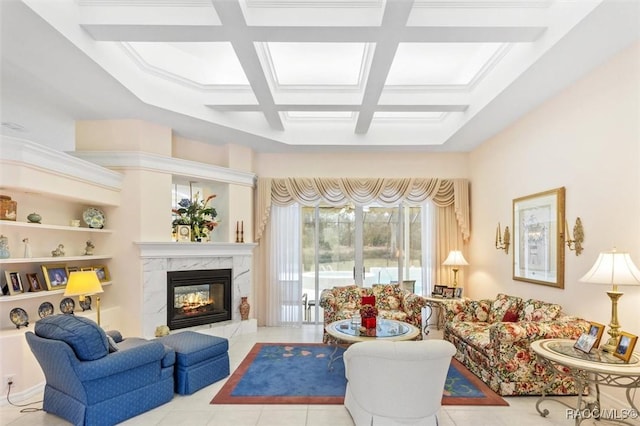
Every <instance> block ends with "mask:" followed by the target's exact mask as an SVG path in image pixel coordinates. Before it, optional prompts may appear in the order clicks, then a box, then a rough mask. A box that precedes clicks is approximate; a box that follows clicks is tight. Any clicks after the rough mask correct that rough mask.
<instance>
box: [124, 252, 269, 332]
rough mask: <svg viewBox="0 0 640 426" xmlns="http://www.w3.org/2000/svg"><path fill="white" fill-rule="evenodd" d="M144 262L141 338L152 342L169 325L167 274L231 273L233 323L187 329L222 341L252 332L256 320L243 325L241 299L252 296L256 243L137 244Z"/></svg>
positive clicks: (226, 322) (227, 322) (244, 322)
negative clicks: (161, 327)
mask: <svg viewBox="0 0 640 426" xmlns="http://www.w3.org/2000/svg"><path fill="white" fill-rule="evenodd" d="M136 245H137V246H138V248H139V250H140V258H141V259H142V282H143V284H142V286H143V300H142V318H143V324H142V334H143V335H144V337H146V338H153V337H154V335H155V329H156V327H157V326H159V325H163V324H166V323H167V272H168V271H193V270H198V269H228V268H231V269H232V283H231V287H232V295H231V308H232V312H231V321H224V322H220V323H215V324H209V325H201V326H196V327H190V328H184V329H181V330H195V331H201V332H205V333H209V334H214V335H218V336H222V337H230V336H229V335H230V334H237V333H240V334H242V333H245V332H251V331H253V329H254V328H255V327H256V322H255V320H249V321H242V323H241V322H240V310H239V308H238V307H239V305H240V297H242V296H250V295H251V294H252V290H253V288H252V282H251V266H252V262H253V248H254V247H256V245H257V244H255V243H240V244H239V243H176V242H160V243H156V242H137V243H136Z"/></svg>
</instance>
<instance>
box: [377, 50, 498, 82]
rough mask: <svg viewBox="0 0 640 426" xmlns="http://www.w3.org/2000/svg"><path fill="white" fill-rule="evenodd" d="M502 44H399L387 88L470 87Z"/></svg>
mask: <svg viewBox="0 0 640 426" xmlns="http://www.w3.org/2000/svg"><path fill="white" fill-rule="evenodd" d="M502 46H503V44H502V43H400V44H399V45H398V50H397V52H396V56H395V58H394V60H393V64H392V66H391V70H390V71H389V75H388V76H387V81H386V85H387V86H430V85H446V86H448V85H452V86H457V85H469V84H471V83H473V82H474V81H475V80H476V79H478V78H479V77H480V76H481V74H482V71H483V70H484V69H485V68H486V67H487V66H488V65H489V64H490V63H491V62H492V59H493V58H494V57H496V54H497V53H498V51H499V50H500V48H501V47H502Z"/></svg>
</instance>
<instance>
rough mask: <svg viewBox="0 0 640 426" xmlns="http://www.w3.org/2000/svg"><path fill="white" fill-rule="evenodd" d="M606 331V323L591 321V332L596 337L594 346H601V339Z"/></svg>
mask: <svg viewBox="0 0 640 426" xmlns="http://www.w3.org/2000/svg"><path fill="white" fill-rule="evenodd" d="M603 333H604V324H600V323H599V322H593V321H591V322H590V323H589V334H590V335H592V336H594V337H595V338H596V341H595V342H594V344H593V346H594V347H595V348H597V347H598V346H600V339H602V334H603Z"/></svg>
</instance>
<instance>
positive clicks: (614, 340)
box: [602, 286, 624, 353]
mask: <svg viewBox="0 0 640 426" xmlns="http://www.w3.org/2000/svg"><path fill="white" fill-rule="evenodd" d="M615 288H616V286H614V289H615ZM623 294H624V293H622V292H620V291H617V290H613V291H607V296H609V299H611V323H609V330H607V334H608V335H609V336H611V337H609V340H607V343H605V344H604V346H603V347H602V350H603V351H605V352H610V353H613V352H615V350H616V346H617V345H618V336H619V335H620V323H618V299H620V298H621V297H622V295H623Z"/></svg>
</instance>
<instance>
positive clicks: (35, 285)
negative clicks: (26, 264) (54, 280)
mask: <svg viewBox="0 0 640 426" xmlns="http://www.w3.org/2000/svg"><path fill="white" fill-rule="evenodd" d="M27 283H28V284H29V291H42V290H44V287H43V286H42V282H41V281H40V279H39V278H38V274H35V273H34V274H27ZM25 287H26V286H25Z"/></svg>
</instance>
